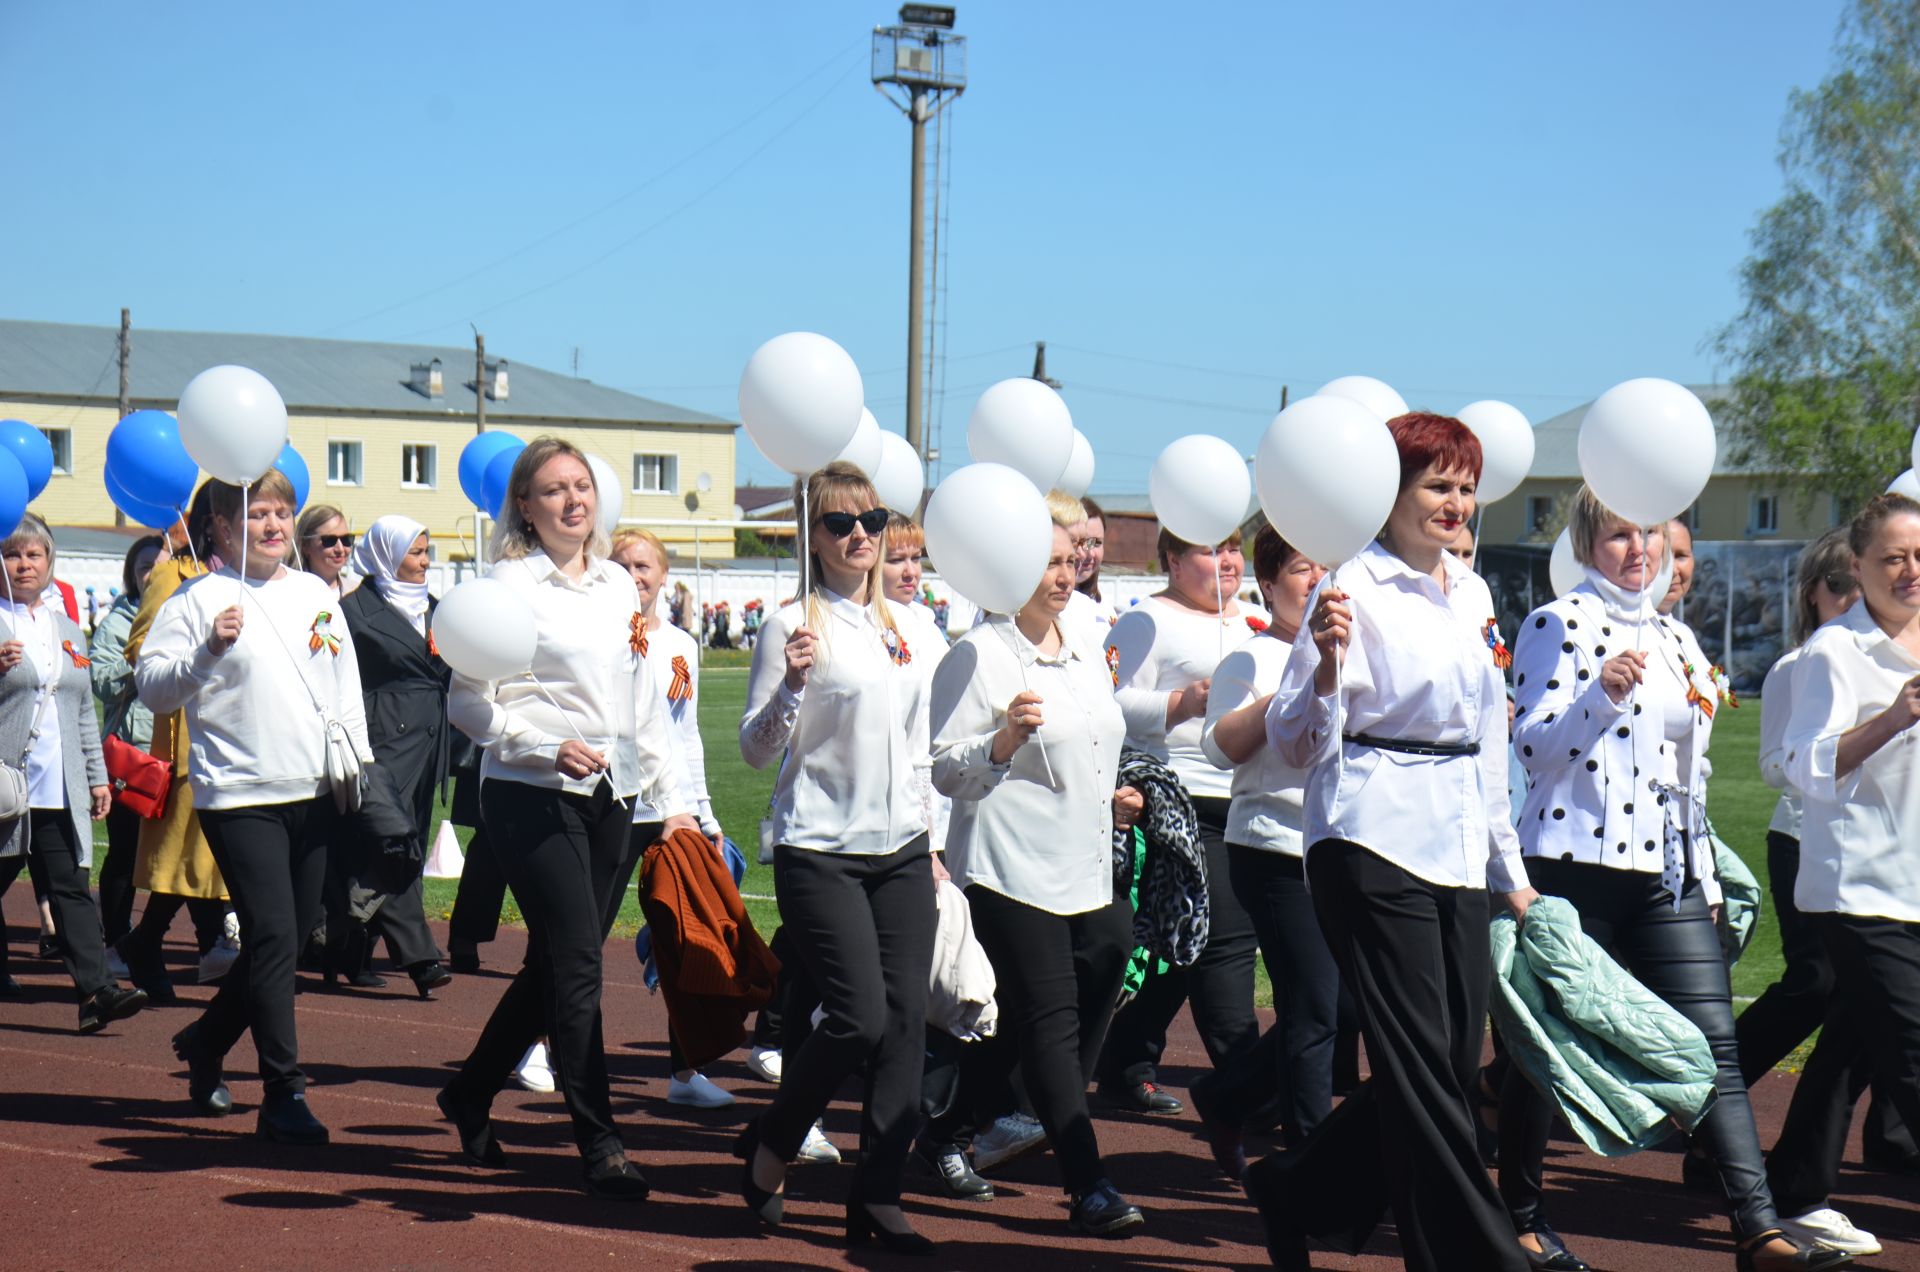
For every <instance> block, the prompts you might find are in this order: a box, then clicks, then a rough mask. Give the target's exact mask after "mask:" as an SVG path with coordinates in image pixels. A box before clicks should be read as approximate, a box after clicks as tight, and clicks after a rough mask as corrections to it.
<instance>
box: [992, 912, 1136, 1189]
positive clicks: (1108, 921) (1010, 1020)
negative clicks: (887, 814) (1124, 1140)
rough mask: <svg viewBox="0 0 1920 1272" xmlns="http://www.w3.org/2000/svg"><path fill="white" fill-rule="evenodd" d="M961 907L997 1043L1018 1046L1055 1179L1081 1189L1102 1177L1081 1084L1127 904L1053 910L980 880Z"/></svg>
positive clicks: (1127, 949)
mask: <svg viewBox="0 0 1920 1272" xmlns="http://www.w3.org/2000/svg"><path fill="white" fill-rule="evenodd" d="M967 904H968V907H969V908H970V909H971V910H972V913H973V930H974V934H975V935H976V936H978V937H979V939H980V945H981V947H982V948H983V949H985V950H986V952H987V957H988V958H989V959H990V960H992V962H993V974H994V979H995V980H996V981H997V982H998V984H999V989H998V991H997V995H996V996H997V997H998V999H999V1004H1000V1027H999V1037H1000V1039H1001V1040H1002V1045H1003V1046H1004V1045H1006V1044H1011V1045H1013V1046H1014V1047H1016V1048H1017V1049H1018V1055H1019V1061H1020V1070H1021V1072H1022V1073H1023V1074H1024V1075H1025V1077H1026V1087H1027V1096H1028V1098H1029V1099H1031V1100H1032V1101H1033V1112H1034V1116H1036V1117H1038V1118H1039V1119H1040V1124H1041V1125H1042V1126H1044V1127H1046V1128H1047V1139H1048V1140H1049V1141H1050V1142H1051V1143H1052V1145H1053V1151H1054V1155H1055V1156H1056V1157H1058V1158H1059V1160H1060V1177H1061V1182H1062V1183H1063V1184H1065V1185H1066V1189H1067V1191H1068V1192H1069V1193H1072V1194H1075V1195H1078V1194H1080V1193H1084V1192H1086V1191H1088V1190H1089V1189H1091V1188H1092V1187H1093V1186H1094V1185H1095V1184H1098V1183H1099V1182H1100V1181H1101V1180H1103V1179H1105V1178H1106V1176H1107V1169H1106V1164H1105V1163H1104V1162H1103V1161H1101V1159H1100V1145H1099V1142H1098V1140H1097V1138H1096V1137H1095V1135H1094V1130H1093V1118H1092V1117H1091V1116H1090V1115H1089V1114H1088V1112H1087V1083H1088V1082H1089V1081H1090V1080H1091V1079H1092V1077H1093V1070H1094V1066H1095V1064H1096V1063H1097V1062H1098V1060H1099V1058H1100V1044H1101V1041H1102V1040H1103V1039H1104V1038H1105V1036H1106V1032H1107V1024H1108V1022H1109V1021H1110V1020H1111V1019H1112V1018H1113V1004H1114V1001H1115V999H1116V998H1117V996H1118V995H1119V993H1120V980H1121V977H1122V976H1123V975H1125V973H1126V966H1127V956H1128V954H1130V953H1131V952H1132V949H1133V907H1132V906H1131V905H1129V904H1128V902H1127V898H1126V897H1124V896H1119V897H1115V898H1114V899H1113V901H1112V902H1111V903H1110V904H1107V905H1104V906H1101V907H1100V908H1099V909H1097V910H1089V911H1087V912H1086V913H1084V914H1065V915H1062V914H1051V913H1048V912H1047V911H1045V910H1041V909H1038V908H1036V907H1034V906H1030V905H1025V904H1022V903H1021V902H1019V901H1015V900H1013V899H1012V898H1011V897H1006V896H1002V895H1001V894H1000V893H998V892H994V891H991V890H990V889H987V888H982V887H979V886H978V885H975V886H973V887H970V888H968V889H967ZM965 1073H966V1069H965V1068H964V1067H963V1068H962V1075H963V1076H962V1079H961V1080H962V1083H963V1085H964V1084H965V1082H966V1077H965Z"/></svg>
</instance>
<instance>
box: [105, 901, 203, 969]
mask: <svg viewBox="0 0 1920 1272" xmlns="http://www.w3.org/2000/svg"><path fill="white" fill-rule="evenodd" d="M182 909H184V910H186V912H187V916H188V917H189V918H190V919H192V920H193V936H194V943H195V944H196V945H198V946H199V949H200V952H201V953H202V954H205V953H206V952H207V951H208V950H210V949H212V948H213V946H214V943H215V942H216V941H218V940H219V939H220V938H221V936H222V935H224V933H225V922H226V917H227V903H226V902H225V901H222V900H220V898H218V897H181V896H175V895H173V894H172V893H170V892H149V893H147V903H146V905H144V906H142V907H141V908H140V921H139V922H138V923H136V924H135V925H134V928H133V931H132V932H130V933H128V934H127V936H126V937H124V938H122V940H123V942H124V943H123V944H122V946H121V949H122V950H123V951H125V952H126V953H127V955H128V957H129V959H130V960H132V959H136V958H143V959H144V958H151V959H154V960H158V959H159V958H160V945H161V942H163V941H165V940H166V937H167V930H168V929H169V928H171V927H172V926H173V920H174V916H175V915H177V914H179V913H180V911H181V910H182ZM129 947H131V948H129Z"/></svg>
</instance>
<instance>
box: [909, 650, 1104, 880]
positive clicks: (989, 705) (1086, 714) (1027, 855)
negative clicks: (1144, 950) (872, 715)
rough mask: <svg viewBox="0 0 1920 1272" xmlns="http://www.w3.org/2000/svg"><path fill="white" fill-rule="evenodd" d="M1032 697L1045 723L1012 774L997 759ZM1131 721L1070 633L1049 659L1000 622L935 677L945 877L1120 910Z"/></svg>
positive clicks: (1098, 663) (936, 770)
mask: <svg viewBox="0 0 1920 1272" xmlns="http://www.w3.org/2000/svg"><path fill="white" fill-rule="evenodd" d="M1028 689H1031V690H1032V691H1033V692H1034V693H1037V694H1039V695H1040V712H1041V716H1042V718H1043V720H1044V721H1045V723H1043V724H1042V725H1041V726H1040V728H1039V729H1038V730H1036V731H1035V733H1034V735H1033V737H1031V738H1029V739H1028V740H1027V741H1026V742H1025V743H1024V744H1023V745H1022V746H1021V747H1020V749H1019V750H1017V751H1015V752H1014V753H1013V756H1012V758H1011V760H1010V761H1009V762H1008V763H1005V764H995V763H994V762H993V759H992V750H993V738H994V734H995V733H997V732H998V731H999V730H1000V727H1001V726H1002V725H1004V724H1005V723H1006V715H1007V704H1008V703H1010V702H1012V701H1013V699H1014V697H1015V696H1016V695H1018V694H1020V693H1021V692H1023V691H1025V690H1028ZM1126 734H1127V725H1126V720H1125V719H1124V718H1123V717H1122V716H1121V713H1120V707H1119V705H1118V704H1117V703H1115V701H1114V697H1113V682H1112V679H1111V677H1110V676H1109V674H1108V672H1107V668H1106V663H1105V660H1104V659H1103V658H1100V657H1097V656H1096V655H1095V654H1094V652H1093V649H1092V648H1091V647H1090V646H1088V645H1087V644H1085V643H1084V642H1083V641H1081V640H1079V639H1076V638H1075V636H1074V635H1073V634H1072V633H1070V632H1066V631H1064V630H1062V639H1061V647H1060V650H1059V652H1058V653H1056V654H1052V655H1047V654H1042V653H1041V652H1040V650H1039V648H1038V647H1037V646H1036V645H1034V644H1033V642H1031V641H1029V640H1028V639H1027V638H1026V637H1025V636H1023V635H1021V634H1020V629H1019V628H1018V627H1017V626H1015V624H1014V621H1013V620H1012V619H1011V618H1009V617H1007V616H1006V615H1004V614H996V615H994V616H993V617H991V618H989V619H987V620H986V621H985V622H983V623H981V624H979V625H978V626H976V627H975V628H974V629H973V630H972V631H970V632H968V633H967V634H966V636H964V637H963V638H962V639H961V640H960V642H959V643H958V644H956V645H955V646H954V647H953V650H952V652H950V653H949V654H948V655H947V658H946V661H944V662H943V663H941V664H940V670H939V672H938V674H936V676H935V677H934V685H933V780H934V783H935V785H937V786H938V787H939V788H940V790H942V791H944V792H945V793H946V794H948V795H950V796H952V797H953V825H952V828H951V829H950V830H949V832H948V835H947V869H948V870H950V871H952V872H953V875H954V877H955V878H956V879H959V880H960V881H961V882H962V883H963V884H965V885H972V884H979V885H980V886H981V887H984V888H991V889H992V890H993V891H995V892H998V893H999V894H1000V895H1002V896H1005V897H1011V898H1012V899H1013V900H1015V901H1019V902H1022V903H1024V904H1026V905H1030V906H1034V907H1035V908H1037V909H1041V910H1045V911H1047V912H1048V913H1050V914H1084V913H1086V912H1087V911H1089V910H1097V909H1099V908H1100V907H1101V906H1103V905H1106V904H1107V903H1108V902H1110V901H1112V900H1113V790H1114V782H1115V779H1116V778H1117V776H1118V774H1119V771H1120V749H1121V746H1122V744H1123V743H1124V742H1125V740H1126Z"/></svg>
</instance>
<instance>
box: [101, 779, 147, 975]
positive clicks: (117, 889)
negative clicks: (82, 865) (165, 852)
mask: <svg viewBox="0 0 1920 1272" xmlns="http://www.w3.org/2000/svg"><path fill="white" fill-rule="evenodd" d="M139 852H140V814H138V813H136V812H134V811H133V810H132V809H131V808H128V807H127V806H126V805H124V804H115V805H114V806H113V807H112V808H111V809H109V810H108V811H107V855H106V859H105V860H104V861H102V862H101V863H100V931H101V936H102V937H103V938H104V939H105V940H106V943H107V944H108V945H116V944H118V943H119V941H120V938H121V937H123V936H125V935H126V934H127V933H128V932H130V931H132V930H133V859H134V858H135V857H136V856H138V855H139Z"/></svg>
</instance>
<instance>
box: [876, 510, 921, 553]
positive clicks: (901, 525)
mask: <svg viewBox="0 0 1920 1272" xmlns="http://www.w3.org/2000/svg"><path fill="white" fill-rule="evenodd" d="M885 546H886V550H887V551H888V552H892V551H894V550H895V549H896V548H912V549H914V550H915V551H918V550H920V549H922V548H924V547H926V546H927V532H926V531H925V530H922V529H921V528H920V523H919V522H918V521H915V520H914V519H913V518H912V517H909V516H906V515H904V514H902V513H898V512H896V513H894V514H893V515H892V516H891V517H889V518H887V530H886V544H885Z"/></svg>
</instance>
